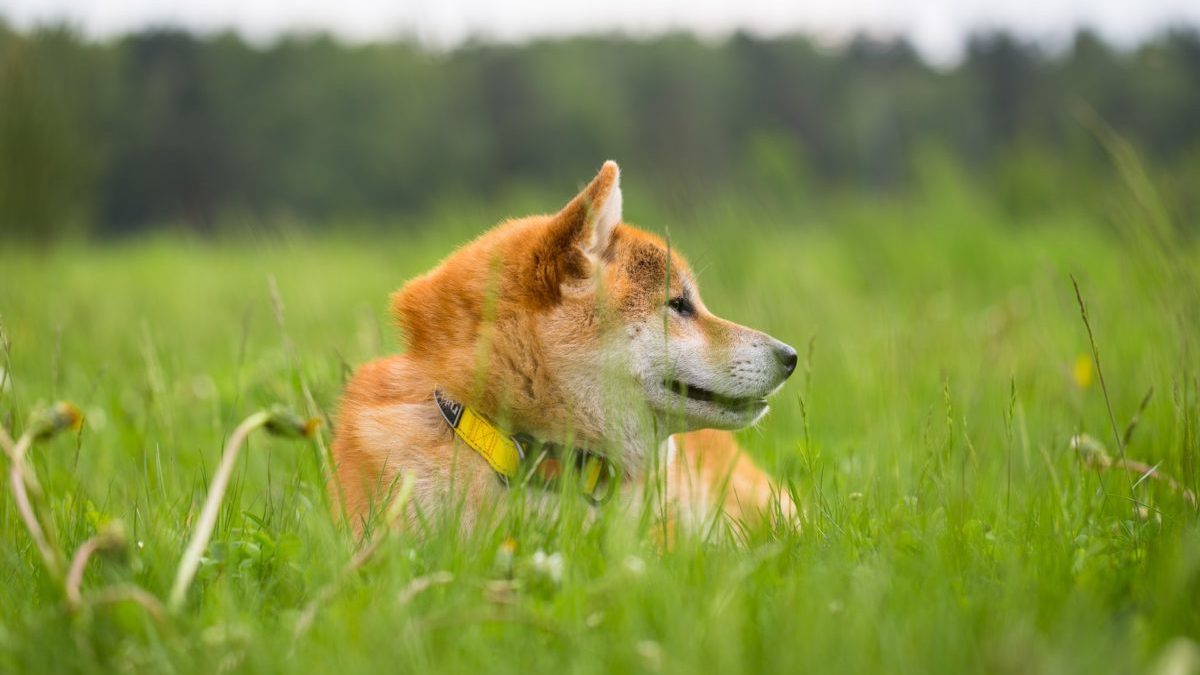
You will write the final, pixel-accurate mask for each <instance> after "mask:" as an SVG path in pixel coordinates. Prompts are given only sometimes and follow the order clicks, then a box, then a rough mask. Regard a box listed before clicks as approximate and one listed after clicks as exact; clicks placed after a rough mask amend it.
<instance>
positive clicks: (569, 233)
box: [554, 159, 621, 261]
mask: <svg viewBox="0 0 1200 675" xmlns="http://www.w3.org/2000/svg"><path fill="white" fill-rule="evenodd" d="M554 221H555V222H554V228H555V229H556V230H557V231H558V232H559V233H561V234H562V235H563V238H564V239H566V240H568V241H570V242H571V243H572V244H573V245H575V246H578V247H579V248H581V249H583V252H584V253H585V254H586V255H587V256H588V257H589V258H591V259H592V260H593V261H595V260H598V259H600V258H601V257H602V256H603V255H604V251H605V249H607V248H608V244H609V242H611V241H612V234H613V230H615V229H616V228H617V225H618V224H619V223H620V222H621V169H620V167H618V166H617V163H616V162H614V161H612V160H611V159H610V160H608V161H607V162H605V163H604V166H601V167H600V173H598V174H596V177H595V178H593V179H592V182H591V183H588V186H587V187H585V188H584V189H583V190H582V191H581V192H580V193H579V194H577V195H575V198H574V199H572V200H571V201H570V202H568V203H567V205H566V206H564V207H563V209H562V210H561V211H559V212H558V213H557V214H555V215H554Z"/></svg>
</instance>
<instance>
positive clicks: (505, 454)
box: [433, 389, 618, 503]
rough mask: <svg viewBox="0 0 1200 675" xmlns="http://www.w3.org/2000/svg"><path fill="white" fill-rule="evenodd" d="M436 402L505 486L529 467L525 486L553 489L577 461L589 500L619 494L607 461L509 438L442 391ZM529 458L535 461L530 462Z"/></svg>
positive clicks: (437, 393) (583, 452)
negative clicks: (523, 467) (568, 465)
mask: <svg viewBox="0 0 1200 675" xmlns="http://www.w3.org/2000/svg"><path fill="white" fill-rule="evenodd" d="M433 400H434V402H435V403H437V407H438V411H439V412H441V413H442V417H443V418H444V419H445V420H446V423H447V424H449V425H450V428H451V429H453V430H454V434H455V435H456V436H458V437H459V438H461V439H462V441H463V442H464V443H466V444H467V446H468V447H470V448H471V449H472V450H474V451H475V452H477V453H479V455H480V456H481V457H483V458H484V460H486V461H487V463H488V465H489V466H491V467H492V470H493V471H495V472H496V475H497V476H499V477H500V480H501V481H502V482H503V483H504V484H505V485H508V484H509V481H510V480H512V479H514V478H517V477H518V476H520V474H521V464H522V463H526V464H528V468H527V469H526V473H525V476H524V477H523V479H522V484H524V483H526V482H530V481H536V482H538V483H540V484H542V485H543V486H546V487H548V488H549V487H553V486H554V485H555V484H556V483H557V482H558V480H559V478H561V477H562V475H563V474H564V473H565V472H566V467H564V462H565V461H566V460H573V461H574V462H575V463H576V464H577V465H578V476H579V483H580V485H579V488H580V491H581V492H582V493H583V495H584V496H585V497H587V498H588V499H589V500H591V501H592V502H594V503H603V502H606V501H608V500H609V499H610V498H611V497H612V496H613V494H615V493H616V488H617V483H618V480H617V471H616V467H614V466H613V465H612V463H611V462H609V461H608V460H607V459H605V458H604V457H602V456H600V455H597V454H595V453H592V452H588V451H586V450H581V449H579V448H570V449H569V451H566V452H564V451H563V448H562V446H560V445H557V444H553V443H539V442H538V441H536V440H535V439H533V438H532V437H530V436H527V435H524V434H521V435H508V434H505V433H504V432H502V431H500V429H499V428H498V427H496V425H494V424H492V423H491V422H489V421H488V420H487V418H485V417H484V416H483V415H480V414H479V413H477V412H475V411H474V410H472V409H471V408H469V407H467V406H465V405H463V404H462V403H459V402H457V401H452V400H450V399H448V398H446V397H445V396H444V395H443V394H442V392H441V390H438V389H435V390H434V391H433ZM529 455H533V457H532V458H531V459H530V458H529ZM601 488H603V489H601ZM598 493H600V494H598Z"/></svg>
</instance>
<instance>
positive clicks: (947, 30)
mask: <svg viewBox="0 0 1200 675" xmlns="http://www.w3.org/2000/svg"><path fill="white" fill-rule="evenodd" d="M0 17H4V18H5V19H6V20H7V21H8V22H10V23H12V24H15V25H16V26H19V27H23V28H24V27H29V26H33V25H36V24H38V23H45V22H48V21H55V20H63V19H65V20H67V21H68V22H69V23H71V24H74V25H76V26H78V27H79V28H81V29H82V30H83V31H84V32H85V33H86V34H88V35H90V36H94V37H109V36H112V35H117V34H121V33H125V32H129V31H133V30H137V29H140V28H144V27H146V26H151V25H154V26H164V25H166V26H174V27H183V28H188V29H192V30H196V31H200V32H213V31H220V30H224V29H228V28H233V29H236V30H237V31H238V32H240V33H241V34H243V35H244V36H246V37H247V38H249V39H251V40H253V41H256V42H269V41H270V40H271V39H273V38H274V37H276V36H278V35H279V34H280V33H283V32H288V31H312V30H321V31H328V32H331V33H333V34H335V35H337V36H339V37H341V38H343V39H347V40H351V41H370V40H380V39H388V38H393V37H396V36H415V37H417V38H418V39H420V40H422V41H424V42H426V43H428V44H431V45H436V46H453V45H455V44H458V43H459V42H461V41H463V40H464V39H467V38H469V37H472V36H478V37H484V38H489V39H492V40H502V41H519V40H522V39H526V38H529V37H534V36H546V35H567V34H579V33H595V32H611V31H623V32H626V33H631V34H634V35H651V34H655V33H659V32H663V31H666V30H672V29H685V30H689V31H692V32H696V33H700V34H702V35H707V36H714V37H720V36H724V35H727V34H729V33H730V32H732V31H733V30H736V29H746V30H749V31H751V32H753V33H755V34H758V35H777V34H779V33H787V32H804V33H808V34H811V35H814V36H816V37H818V38H823V39H824V38H827V39H829V40H830V41H836V40H838V39H841V38H843V37H845V36H847V35H849V34H851V33H854V32H857V31H866V32H869V33H872V34H876V35H881V36H887V35H895V34H903V35H905V36H907V37H908V38H909V39H910V40H912V41H913V42H914V43H915V44H916V46H917V47H918V49H920V50H921V52H922V53H923V54H924V55H925V56H926V57H927V58H929V59H931V60H933V61H935V62H939V63H948V62H952V61H953V60H954V59H955V58H957V56H958V55H959V53H960V49H961V47H962V42H963V37H964V36H965V35H966V34H967V33H968V32H970V31H971V30H972V29H977V28H1006V29H1011V30H1014V31H1016V32H1018V33H1020V34H1021V35H1023V36H1026V37H1028V38H1034V39H1038V40H1040V41H1043V42H1045V43H1047V44H1050V45H1055V44H1063V43H1064V40H1065V39H1066V38H1068V37H1069V36H1070V35H1071V34H1072V33H1073V32H1074V30H1075V28H1076V27H1078V26H1087V27H1091V28H1094V29H1096V30H1098V31H1099V32H1100V33H1102V34H1103V35H1104V36H1105V37H1107V38H1108V39H1110V40H1112V41H1114V42H1116V43H1117V44H1121V45H1132V44H1136V43H1137V42H1138V41H1139V40H1140V39H1142V38H1144V37H1145V36H1147V35H1149V34H1152V33H1154V32H1155V31H1157V30H1160V29H1162V28H1164V27H1166V26H1169V25H1177V24H1181V23H1186V24H1190V25H1193V26H1196V25H1200V0H1090V1H1088V0H821V1H817V2H814V1H811V0H810V1H807V2H803V1H795V2H784V1H780V0H588V1H585V2H576V1H572V0H509V1H508V2H504V3H500V2H489V1H487V0H391V1H389V0H0Z"/></svg>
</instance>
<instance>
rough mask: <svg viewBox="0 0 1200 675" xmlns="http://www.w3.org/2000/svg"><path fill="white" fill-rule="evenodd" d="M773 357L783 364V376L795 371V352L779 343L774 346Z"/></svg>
mask: <svg viewBox="0 0 1200 675" xmlns="http://www.w3.org/2000/svg"><path fill="white" fill-rule="evenodd" d="M775 357H776V358H778V359H779V362H780V363H781V364H783V370H784V372H785V373H786V375H785V376H790V375H791V374H792V373H793V372H795V370H796V360H797V356H796V350H795V349H792V348H791V347H790V346H788V345H785V344H784V343H782V342H780V343H778V344H776V345H775Z"/></svg>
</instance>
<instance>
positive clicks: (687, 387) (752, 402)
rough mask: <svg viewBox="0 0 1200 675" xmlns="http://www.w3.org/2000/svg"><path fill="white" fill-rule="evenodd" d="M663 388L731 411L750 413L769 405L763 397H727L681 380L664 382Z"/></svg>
mask: <svg viewBox="0 0 1200 675" xmlns="http://www.w3.org/2000/svg"><path fill="white" fill-rule="evenodd" d="M663 386H664V387H666V388H667V389H670V390H671V391H673V392H675V393H676V394H678V395H680V396H683V397H684V398H687V399H690V400H692V401H701V402H704V403H712V404H715V405H717V406H720V407H722V408H726V409H729V410H735V411H748V410H754V409H758V408H762V407H763V406H765V405H767V399H765V398H763V397H762V396H745V397H738V396H725V395H723V394H718V393H717V392H715V391H710V390H708V389H705V388H704V387H697V386H696V385H694V384H687V383H686V382H680V381H679V380H664V381H663Z"/></svg>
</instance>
